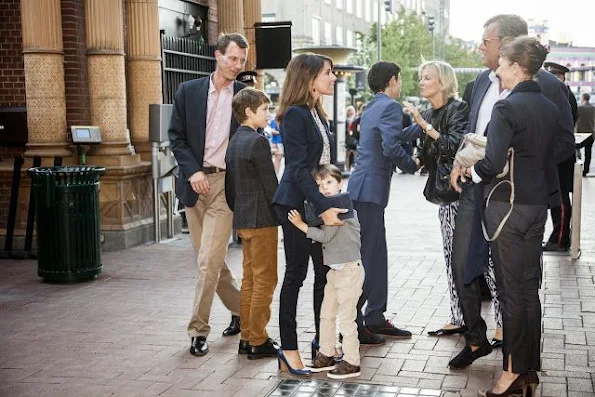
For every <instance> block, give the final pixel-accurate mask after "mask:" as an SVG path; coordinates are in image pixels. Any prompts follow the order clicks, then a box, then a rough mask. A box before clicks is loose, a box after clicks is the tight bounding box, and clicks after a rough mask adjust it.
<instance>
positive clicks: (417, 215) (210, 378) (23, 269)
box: [0, 174, 595, 397]
mask: <svg viewBox="0 0 595 397" xmlns="http://www.w3.org/2000/svg"><path fill="white" fill-rule="evenodd" d="M422 187H423V178H420V177H419V176H418V175H415V176H411V175H400V174H399V175H395V176H394V178H393V190H392V196H391V201H390V204H389V207H388V209H387V234H388V242H389V259H390V264H389V266H390V267H389V278H390V283H389V305H388V312H387V314H388V316H389V317H394V318H393V320H394V322H395V323H396V324H397V325H398V326H401V327H406V328H407V329H409V330H411V331H412V332H413V338H412V339H411V340H405V341H395V342H389V343H387V344H386V345H385V346H380V347H363V348H362V355H363V359H362V367H363V368H362V376H361V378H359V379H358V380H357V381H356V382H367V383H374V384H380V385H386V386H398V387H402V388H417V389H418V390H419V389H440V390H443V395H444V396H448V397H454V396H475V395H476V393H477V390H478V389H480V388H488V387H490V385H491V382H492V380H493V378H494V374H495V372H496V371H497V370H498V368H499V367H500V366H501V361H502V355H501V353H500V352H499V351H498V352H495V353H492V354H491V355H490V356H488V357H486V358H482V359H480V360H478V361H477V362H476V363H474V364H473V365H472V366H471V367H470V368H469V369H467V370H464V371H457V372H454V371H450V370H449V369H448V368H447V366H446V365H447V363H448V361H449V359H450V358H451V357H452V356H453V355H454V354H455V353H456V352H458V351H459V350H460V349H461V348H462V346H463V345H464V342H463V340H462V339H461V338H460V337H458V336H453V337H443V338H439V339H438V338H431V337H428V336H426V331H428V330H430V329H434V328H436V327H439V326H441V325H442V324H444V323H445V322H446V321H447V319H448V313H449V312H448V311H449V300H448V299H449V298H448V296H447V293H446V291H447V288H446V280H445V271H444V264H443V258H442V252H441V238H440V232H439V228H438V220H437V207H435V206H433V205H431V204H429V203H427V202H426V201H425V200H424V199H423V196H422V194H421V191H422ZM594 198H595V178H587V179H586V180H584V205H583V219H584V221H583V233H582V245H583V254H582V256H581V258H580V260H579V261H577V262H575V263H572V262H571V261H570V260H569V258H567V257H559V256H546V257H545V273H544V289H543V291H542V304H543V307H544V319H543V331H544V333H543V344H542V346H543V355H542V357H543V372H542V374H541V381H542V385H541V386H540V387H539V388H538V391H539V393H538V395H539V396H543V397H550V396H551V397H563V396H576V397H578V396H595V393H594V381H595V286H594V283H595V233H593V231H594V230H595V205H594V203H593V200H594ZM546 233H549V230H548V231H546ZM193 257H194V255H193V253H192V251H191V249H190V245H189V241H188V238H187V237H186V236H184V237H182V238H181V239H179V240H176V241H174V242H172V243H169V244H160V245H146V246H141V247H136V248H133V249H128V250H124V251H120V252H110V253H105V254H104V255H103V264H104V272H103V274H102V275H101V276H100V277H99V279H97V280H95V281H92V282H86V283H79V284H72V285H52V284H45V283H43V282H40V280H39V279H38V278H37V276H36V262H34V261H8V260H3V261H0V271H1V272H2V273H1V276H0V316H1V317H0V319H1V321H0V396H7V397H13V396H60V397H62V396H65V397H66V396H85V397H95V396H127V397H128V396H158V395H159V396H164V397H170V396H215V395H216V396H242V397H244V396H261V395H266V394H267V393H268V392H269V391H271V390H272V389H273V388H274V387H275V386H276V385H277V383H278V382H279V381H280V379H281V378H280V377H279V376H278V374H277V364H276V362H275V361H274V360H261V361H256V362H253V361H248V360H247V359H246V358H245V357H238V356H237V355H236V350H237V342H238V337H231V338H223V337H221V336H220V335H221V331H222V330H223V328H225V326H226V325H227V324H228V322H229V313H228V312H227V311H226V310H225V308H224V307H223V305H222V304H221V302H220V301H219V300H218V299H216V300H215V303H214V306H213V314H212V326H213V332H212V334H211V335H210V337H209V342H210V348H211V352H210V353H209V354H208V355H207V356H205V357H201V358H197V357H193V356H191V355H190V354H189V353H188V352H187V350H188V342H189V341H188V338H187V336H186V331H185V329H186V323H187V320H188V315H189V311H190V308H191V305H192V299H193V294H194V284H195V276H196V271H195V265H194V263H193V260H194V258H193ZM279 258H280V266H279V269H280V270H279V273H280V274H279V276H280V277H279V278H280V280H282V273H283V267H284V263H283V255H282V249H281V251H280V256H279ZM228 260H229V263H230V265H231V267H232V269H233V270H234V272H235V273H236V275H239V274H240V273H241V270H240V269H241V252H240V250H239V249H230V252H229V255H228ZM279 290H280V288H277V291H276V294H275V301H274V303H273V315H274V317H273V319H272V320H271V323H270V327H269V332H270V334H271V336H272V337H273V338H278V336H279V331H278V327H277V315H276V314H277V311H278V308H279V305H278V293H279ZM311 307H312V274H311V272H310V274H309V275H308V279H307V280H306V282H305V283H304V288H303V290H302V293H301V295H300V304H299V312H298V326H299V329H298V333H299V341H300V348H301V349H302V350H303V352H304V356H307V352H308V348H309V343H310V341H311V340H312V337H313V332H314V325H313V316H312V309H311ZM484 313H485V316H484V317H485V318H486V319H487V321H488V327H489V330H488V333H489V334H488V335H490V334H491V333H492V332H493V329H494V323H493V316H492V313H491V308H490V307H489V303H488V302H484ZM317 377H319V375H317ZM405 390H406V389H405Z"/></svg>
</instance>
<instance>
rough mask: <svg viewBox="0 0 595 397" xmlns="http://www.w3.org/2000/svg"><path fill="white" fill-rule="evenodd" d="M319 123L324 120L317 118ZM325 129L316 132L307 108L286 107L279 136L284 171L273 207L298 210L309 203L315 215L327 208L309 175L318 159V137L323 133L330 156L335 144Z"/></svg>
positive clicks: (328, 204) (315, 126)
mask: <svg viewBox="0 0 595 397" xmlns="http://www.w3.org/2000/svg"><path fill="white" fill-rule="evenodd" d="M321 120H323V121H322V122H323V123H325V122H324V119H323V118H322V117H321ZM325 126H326V128H325V130H324V131H319V130H318V126H317V125H316V122H315V121H314V117H313V116H312V113H311V112H310V109H309V108H308V107H307V106H305V105H294V106H290V107H289V108H288V109H287V111H286V112H285V114H284V115H283V119H282V120H281V125H280V127H279V133H280V134H281V137H282V139H283V147H284V151H285V171H284V172H283V176H282V177H281V181H280V182H279V187H278V188H277V192H276V193H275V197H274V198H273V203H274V204H280V205H286V206H288V207H294V208H302V207H303V206H304V200H308V201H309V202H311V203H312V204H313V205H314V207H316V211H317V213H318V214H321V213H323V212H324V211H326V210H327V209H329V208H330V207H331V202H330V200H329V199H327V198H326V197H324V196H323V195H322V194H321V193H320V192H319V190H318V185H317V184H316V181H315V180H314V177H313V176H312V170H313V169H314V167H316V166H317V165H318V163H319V162H320V157H321V156H322V148H323V142H322V135H321V134H327V136H328V139H329V142H330V144H331V155H332V153H334V147H335V143H334V140H333V137H332V135H331V134H329V133H328V124H326V123H325Z"/></svg>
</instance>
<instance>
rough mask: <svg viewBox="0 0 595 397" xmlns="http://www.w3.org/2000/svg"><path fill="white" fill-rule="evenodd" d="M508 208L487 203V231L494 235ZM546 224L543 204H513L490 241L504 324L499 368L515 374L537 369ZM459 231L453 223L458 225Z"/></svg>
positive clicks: (501, 203)
mask: <svg viewBox="0 0 595 397" xmlns="http://www.w3.org/2000/svg"><path fill="white" fill-rule="evenodd" d="M509 208H510V205H509V204H508V203H503V202H496V201H494V202H490V205H489V207H488V208H487V209H486V221H487V228H488V231H489V232H490V233H494V231H495V230H496V228H497V227H498V224H499V223H500V222H501V221H502V219H503V218H504V216H505V215H506V213H507V212H508V210H509ZM546 220H547V206H546V205H541V206H540V205H523V204H515V206H514V208H513V210H512V213H511V215H510V218H508V221H507V222H506V224H505V225H504V227H503V228H502V232H501V233H500V236H499V237H498V238H497V239H496V240H495V241H493V242H492V243H491V247H492V258H493V260H494V269H495V270H496V278H497V279H498V292H499V293H500V303H501V304H502V314H503V322H504V345H503V366H502V368H503V369H504V370H506V369H508V356H509V355H510V356H511V357H512V372H514V373H517V374H523V373H527V372H529V371H539V370H540V350H541V349H540V340H541V303H540V301H539V294H538V290H539V284H540V281H541V272H542V248H541V242H542V240H543V234H544V230H545V222H546ZM457 227H458V225H457Z"/></svg>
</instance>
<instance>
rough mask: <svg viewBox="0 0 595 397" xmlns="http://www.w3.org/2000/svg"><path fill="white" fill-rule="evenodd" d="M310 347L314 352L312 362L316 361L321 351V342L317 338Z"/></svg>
mask: <svg viewBox="0 0 595 397" xmlns="http://www.w3.org/2000/svg"><path fill="white" fill-rule="evenodd" d="M310 346H311V351H312V360H314V359H315V358H316V355H317V354H318V350H320V341H319V340H318V337H317V336H315V337H314V339H312V344H311V345H310Z"/></svg>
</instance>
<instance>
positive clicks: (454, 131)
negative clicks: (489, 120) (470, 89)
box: [428, 102, 469, 158]
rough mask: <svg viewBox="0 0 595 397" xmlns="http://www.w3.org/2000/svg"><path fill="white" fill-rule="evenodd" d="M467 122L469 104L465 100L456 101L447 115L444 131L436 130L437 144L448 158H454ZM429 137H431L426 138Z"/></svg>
mask: <svg viewBox="0 0 595 397" xmlns="http://www.w3.org/2000/svg"><path fill="white" fill-rule="evenodd" d="M468 122H469V106H467V104H466V103H465V102H460V103H457V104H456V106H453V109H452V111H450V112H449V114H448V115H447V120H446V131H438V132H439V133H440V136H439V137H438V140H437V142H436V143H437V144H438V147H439V148H440V151H441V152H442V153H443V154H445V155H447V156H448V157H449V158H454V156H455V154H456V153H457V150H458V149H459V146H460V145H461V140H462V139H463V135H464V134H465V131H466V130H467V123H468ZM428 139H431V138H428Z"/></svg>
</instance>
